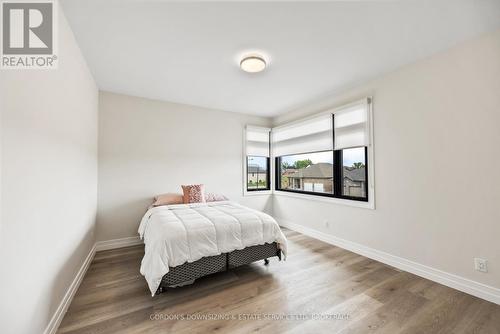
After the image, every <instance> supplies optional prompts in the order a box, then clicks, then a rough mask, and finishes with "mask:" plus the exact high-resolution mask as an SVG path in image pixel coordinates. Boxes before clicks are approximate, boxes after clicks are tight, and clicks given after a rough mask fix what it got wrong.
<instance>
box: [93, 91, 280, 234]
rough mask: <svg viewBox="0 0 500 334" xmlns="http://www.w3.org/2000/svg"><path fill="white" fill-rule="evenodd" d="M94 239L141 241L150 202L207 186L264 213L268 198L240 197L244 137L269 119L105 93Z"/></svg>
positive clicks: (102, 94)
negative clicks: (195, 186) (248, 127)
mask: <svg viewBox="0 0 500 334" xmlns="http://www.w3.org/2000/svg"><path fill="white" fill-rule="evenodd" d="M99 96H100V97H99V206H98V219H97V231H98V232H97V239H98V240H110V239H117V238H124V237H133V236H137V228H138V226H139V222H140V219H141V217H142V216H143V215H144V213H145V211H146V209H147V207H148V206H149V205H150V204H151V203H152V197H153V196H154V195H156V194H161V193H165V192H178V193H182V189H181V185H182V184H193V183H203V184H205V186H206V190H207V191H210V192H216V193H222V194H224V195H226V196H228V197H229V198H231V199H232V200H236V201H238V202H241V203H243V204H246V205H248V206H251V207H254V208H256V209H259V210H264V211H268V212H270V211H271V209H272V207H271V198H270V196H249V197H245V198H243V197H242V193H243V130H244V126H245V125H246V124H253V125H265V126H268V125H269V124H270V120H269V119H265V118H260V117H254V116H247V115H243V114H237V113H230V112H223V111H216V110H209V109H204V108H199V107H193V106H187V105H181V104H175V103H168V102H161V101H155V100H149V99H144V98H138V97H132V96H126V95H119V94H113V93H108V92H100V95H99Z"/></svg>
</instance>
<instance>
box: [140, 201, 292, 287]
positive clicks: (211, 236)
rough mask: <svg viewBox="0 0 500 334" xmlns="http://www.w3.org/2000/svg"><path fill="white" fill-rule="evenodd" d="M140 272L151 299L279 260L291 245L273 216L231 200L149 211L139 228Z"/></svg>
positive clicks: (169, 206) (166, 206)
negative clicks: (242, 267) (211, 276)
mask: <svg viewBox="0 0 500 334" xmlns="http://www.w3.org/2000/svg"><path fill="white" fill-rule="evenodd" d="M138 232H139V235H140V237H141V238H142V239H143V240H144V244H145V251H144V258H143V259H142V262H141V274H142V275H143V276H144V277H145V279H146V281H147V283H148V287H149V289H150V291H151V295H152V296H154V295H155V294H159V293H161V292H163V291H165V289H166V288H167V287H177V286H182V285H186V284H191V283H193V282H194V280H196V279H197V278H200V277H203V276H206V275H209V274H213V273H217V272H221V271H226V270H229V269H232V268H235V267H238V266H240V265H244V264H248V263H251V262H254V261H258V260H265V263H266V264H267V263H268V260H267V259H268V258H270V257H273V256H277V257H278V258H279V259H281V258H282V255H283V257H286V251H287V248H286V247H287V242H286V238H285V236H284V235H283V233H282V232H281V229H280V227H279V225H278V223H277V222H276V220H274V219H273V218H272V217H271V216H269V215H267V214H265V213H263V212H260V211H257V210H253V209H250V208H247V207H245V206H242V205H240V204H237V203H235V202H232V201H220V202H210V203H192V204H175V205H164V206H159V207H153V208H150V209H149V210H148V211H147V212H146V214H145V215H144V217H143V219H142V220H141V224H140V226H139V231H138Z"/></svg>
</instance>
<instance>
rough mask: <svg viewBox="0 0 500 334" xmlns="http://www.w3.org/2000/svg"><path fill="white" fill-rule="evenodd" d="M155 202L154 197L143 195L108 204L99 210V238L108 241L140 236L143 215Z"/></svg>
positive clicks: (98, 239)
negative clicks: (139, 229) (138, 231)
mask: <svg viewBox="0 0 500 334" xmlns="http://www.w3.org/2000/svg"><path fill="white" fill-rule="evenodd" d="M152 203H153V197H152V196H151V197H142V198H138V199H134V200H129V201H120V203H118V204H116V205H110V204H109V203H108V204H107V205H106V209H102V208H98V210H97V234H96V235H97V240H96V241H106V240H113V239H120V238H129V237H132V236H138V233H137V229H138V228H139V223H140V222H141V219H142V217H143V216H144V214H145V213H146V211H147V210H148V208H149V206H150V205H151V204H152Z"/></svg>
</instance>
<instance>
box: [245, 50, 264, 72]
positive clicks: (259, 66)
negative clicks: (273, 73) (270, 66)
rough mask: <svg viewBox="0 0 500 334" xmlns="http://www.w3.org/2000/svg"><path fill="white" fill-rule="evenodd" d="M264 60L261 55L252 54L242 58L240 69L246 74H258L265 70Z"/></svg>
mask: <svg viewBox="0 0 500 334" xmlns="http://www.w3.org/2000/svg"><path fill="white" fill-rule="evenodd" d="M266 65H267V64H266V60H265V59H264V57H262V56H261V55H257V54H253V55H248V56H245V57H243V59H242V60H241V61H240V67H241V69H242V70H243V71H245V72H248V73H258V72H261V71H263V70H264V69H265V68H266Z"/></svg>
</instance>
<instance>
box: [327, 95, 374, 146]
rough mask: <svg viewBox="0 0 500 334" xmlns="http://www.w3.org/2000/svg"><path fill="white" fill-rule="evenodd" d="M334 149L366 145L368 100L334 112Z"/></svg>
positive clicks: (367, 143) (367, 139) (367, 136)
mask: <svg viewBox="0 0 500 334" xmlns="http://www.w3.org/2000/svg"><path fill="white" fill-rule="evenodd" d="M334 124H335V125H334V126H335V150H342V149H345V148H351V147H359V146H368V145H369V140H370V136H369V130H368V101H363V102H360V103H358V104H354V105H351V106H348V107H346V108H344V109H340V110H338V111H336V112H335V114H334Z"/></svg>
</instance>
